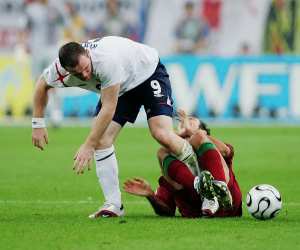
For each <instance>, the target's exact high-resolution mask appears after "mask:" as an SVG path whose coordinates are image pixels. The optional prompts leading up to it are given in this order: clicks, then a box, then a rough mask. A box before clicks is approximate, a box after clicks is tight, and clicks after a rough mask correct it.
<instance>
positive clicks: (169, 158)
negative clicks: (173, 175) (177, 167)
mask: <svg viewBox="0 0 300 250" xmlns="http://www.w3.org/2000/svg"><path fill="white" fill-rule="evenodd" d="M175 160H177V159H176V157H174V156H172V155H168V156H166V158H165V159H164V160H163V161H162V169H163V172H164V175H165V176H168V169H169V166H170V164H171V163H172V161H175Z"/></svg>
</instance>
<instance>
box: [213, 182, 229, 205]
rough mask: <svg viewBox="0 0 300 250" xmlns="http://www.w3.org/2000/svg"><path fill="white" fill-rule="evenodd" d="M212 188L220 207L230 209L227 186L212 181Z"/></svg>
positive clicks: (223, 183)
mask: <svg viewBox="0 0 300 250" xmlns="http://www.w3.org/2000/svg"><path fill="white" fill-rule="evenodd" d="M212 183H213V187H214V190H215V193H216V196H217V198H218V201H219V204H220V207H222V208H225V209H228V208H231V207H232V196H231V193H230V191H229V189H228V186H227V184H226V183H225V182H223V181H217V180H213V181H212Z"/></svg>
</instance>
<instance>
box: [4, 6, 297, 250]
mask: <svg viewBox="0 0 300 250" xmlns="http://www.w3.org/2000/svg"><path fill="white" fill-rule="evenodd" d="M38 2H39V3H38V4H37V1H32V0H24V1H23V0H1V1H0V159H1V161H0V170H1V174H0V233H1V238H0V248H1V249H5V250H6V249H22V250H24V249H30V250H33V249H37V250H41V249H76V250H77V249H78V250H79V249H84V250H87V249H104V250H105V249H109V250H112V249H118V250H119V249H128V250H135V249H137V250H138V249H141V248H143V249H144V250H153V249H161V250H164V249H166V250H167V249H168V250H169V249H172V250H181V249H186V250H195V249H220V248H222V249H224V250H227V249H228V250H229V249H230V250H234V249H237V250H240V249H247V250H248V249H253V250H254V249H255V250H256V249H270V248H272V249H274V250H275V249H278V250H282V249H299V246H300V238H299V232H300V224H299V218H300V210H299V206H300V200H299V192H300V186H299V162H300V154H299V133H300V126H299V124H300V123H299V121H300V81H299V78H300V75H299V74H300V70H299V67H300V64H299V63H300V57H299V56H298V54H299V45H300V43H299V38H298V36H299V34H300V33H299V24H300V22H299V21H300V20H299V18H300V15H299V7H300V2H299V1H297V0H276V1H272V0H201V1H200V0H199V1H198V0H195V1H192V2H193V3H194V19H193V20H196V22H191V23H192V24H191V26H190V27H189V28H186V30H185V32H186V34H187V35H191V37H186V38H187V39H186V40H185V39H183V41H182V39H180V34H179V33H180V32H179V31H178V30H177V29H178V25H179V23H181V20H182V18H183V17H184V16H185V14H184V13H185V7H186V3H187V2H188V1H184V0H169V1H166V0H121V1H120V2H119V5H118V6H117V7H120V9H119V8H116V6H115V3H114V0H110V1H109V2H111V3H110V5H112V6H110V8H112V9H114V10H116V9H117V10H118V11H117V12H116V13H117V15H116V16H114V17H113V18H111V19H109V15H108V9H107V2H106V1H104V0H84V1H83V0H82V1H81V0H70V1H60V0H56V1H55V0H53V1H48V5H45V3H46V1H44V0H41V1H38ZM189 2H190V1H189ZM113 6H115V7H113ZM30 20H31V21H30ZM103 20H108V21H106V22H104V21H103ZM106 23H109V25H108V26H105V24H106ZM124 24H125V25H124ZM199 24H201V25H199ZM198 26H199V27H200V28H199V27H198ZM198 28H199V30H200V31H199V30H198ZM176 30H177V31H176ZM107 32H109V34H119V35H124V36H129V37H131V38H132V39H135V40H137V41H142V42H145V43H147V44H149V45H151V46H153V47H155V48H157V49H158V50H159V52H160V54H161V59H162V60H163V62H164V63H165V64H166V65H167V67H168V71H169V73H170V76H171V80H172V84H173V94H174V99H175V103H176V106H177V107H181V108H184V109H185V110H187V111H188V112H189V113H191V114H196V115H200V116H201V117H203V118H204V119H205V120H206V121H208V123H209V125H212V134H213V135H214V136H216V137H218V138H220V139H222V140H224V141H226V142H229V143H231V144H232V145H234V147H235V163H234V171H235V174H236V177H237V179H238V181H239V183H240V186H241V190H242V193H243V196H244V200H245V197H246V193H247V191H248V190H249V189H250V188H251V187H252V186H254V185H256V184H260V183H268V184H272V185H274V186H275V187H276V188H278V189H279V191H280V193H281V195H282V198H283V209H282V211H281V213H280V214H279V216H278V217H277V218H275V219H274V220H271V221H258V220H254V219H253V218H251V216H250V215H249V214H248V213H247V210H246V206H245V204H244V205H243V217H242V218H236V219H232V218H228V219H221V220H217V219H216V220H214V219H211V220H205V219H199V220H198V219H197V220H188V219H182V218H180V216H179V214H178V213H177V217H176V218H161V217H158V216H155V215H154V213H153V210H152V209H151V207H150V206H149V204H148V202H147V201H146V200H145V199H141V198H140V197H133V196H131V195H129V194H126V193H125V192H123V191H122V197H123V202H124V206H125V210H126V217H125V218H120V219H119V218H116V219H110V220H97V221H90V220H88V219H87V215H88V214H90V213H91V212H93V211H95V210H96V209H97V208H98V207H99V206H101V205H102V203H103V197H102V195H101V191H100V189H99V185H98V183H97V178H96V175H95V172H94V171H95V168H94V167H93V171H91V172H90V173H85V174H84V175H80V176H78V175H76V174H74V173H73V171H72V165H73V159H72V156H73V155H74V152H76V150H77V149H78V147H79V145H80V144H81V143H82V142H83V141H84V139H85V137H86V135H87V134H88V132H89V126H90V118H91V116H90V115H91V113H92V111H93V109H94V107H95V105H96V103H97V101H98V96H97V95H96V94H91V93H88V92H86V91H82V90H79V89H75V88H74V89H71V88H68V89H60V90H59V91H57V92H54V93H51V98H50V103H49V109H48V120H47V122H48V124H49V123H50V124H51V121H52V122H53V124H54V125H56V124H57V123H56V122H59V123H58V124H62V125H64V126H63V127H62V128H60V129H55V128H52V127H51V126H48V132H49V145H47V147H46V150H44V151H43V152H39V151H38V150H37V149H36V148H34V147H33V146H32V145H31V125H30V124H31V122H30V119H31V110H32V108H31V105H32V94H33V88H34V79H36V77H37V76H38V74H39V72H40V71H41V70H42V68H43V67H44V66H46V65H47V64H48V63H49V61H51V60H52V59H53V58H54V57H55V56H56V53H57V49H58V47H59V46H60V45H61V44H63V43H64V42H65V41H69V40H72V39H75V40H78V41H84V40H86V39H89V38H94V37H96V36H102V35H105V34H107ZM185 32H183V33H185ZM197 32H198V33H197ZM195 33H196V35H195ZM194 36H196V37H197V38H199V41H200V45H201V46H199V47H197V48H196V49H192V51H187V48H188V47H189V48H190V47H191V44H192V42H193V41H192V42H191V40H189V39H188V38H193V37H194ZM187 41H188V42H187ZM60 112H61V113H60ZM61 114H63V117H64V118H63V119H61V118H62V116H61ZM140 124H141V125H145V120H144V117H143V116H141V117H139V121H138V123H137V125H140ZM78 125H83V127H81V126H78ZM158 147H159V145H158V144H157V143H156V142H155V141H154V140H153V139H152V138H151V136H150V133H149V131H148V129H147V128H144V127H143V126H142V127H140V128H132V127H130V126H128V127H126V128H125V129H123V131H122V133H121V134H120V137H119V138H118V141H117V143H116V145H115V149H116V152H117V156H118V161H119V166H120V168H119V171H120V172H119V176H120V183H123V182H124V181H125V180H126V179H127V178H131V177H134V176H140V177H143V178H146V179H147V180H148V181H149V182H150V184H151V186H152V187H153V188H155V187H156V186H157V179H158V177H159V175H160V172H159V169H158V166H157V160H156V158H155V155H156V151H157V149H158Z"/></svg>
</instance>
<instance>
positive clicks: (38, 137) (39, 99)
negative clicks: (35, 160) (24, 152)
mask: <svg viewBox="0 0 300 250" xmlns="http://www.w3.org/2000/svg"><path fill="white" fill-rule="evenodd" d="M50 88H51V87H50V86H49V85H47V83H46V81H45V79H44V77H42V76H41V77H40V78H39V79H38V81H37V83H36V87H35V91H34V96H33V118H32V122H33V124H32V144H33V145H34V146H35V147H37V148H39V149H41V150H44V147H45V144H48V133H47V129H46V126H45V122H44V120H43V119H44V111H45V108H46V106H47V102H48V90H49V89H50Z"/></svg>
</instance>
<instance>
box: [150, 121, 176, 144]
mask: <svg viewBox="0 0 300 250" xmlns="http://www.w3.org/2000/svg"><path fill="white" fill-rule="evenodd" d="M148 126H149V129H150V132H151V135H152V136H153V137H154V138H155V139H157V140H158V141H161V140H164V138H166V139H167V137H169V136H171V134H173V133H174V132H173V121H172V118H171V117H169V116H165V115H159V116H154V117H151V118H150V119H149V120H148Z"/></svg>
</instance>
